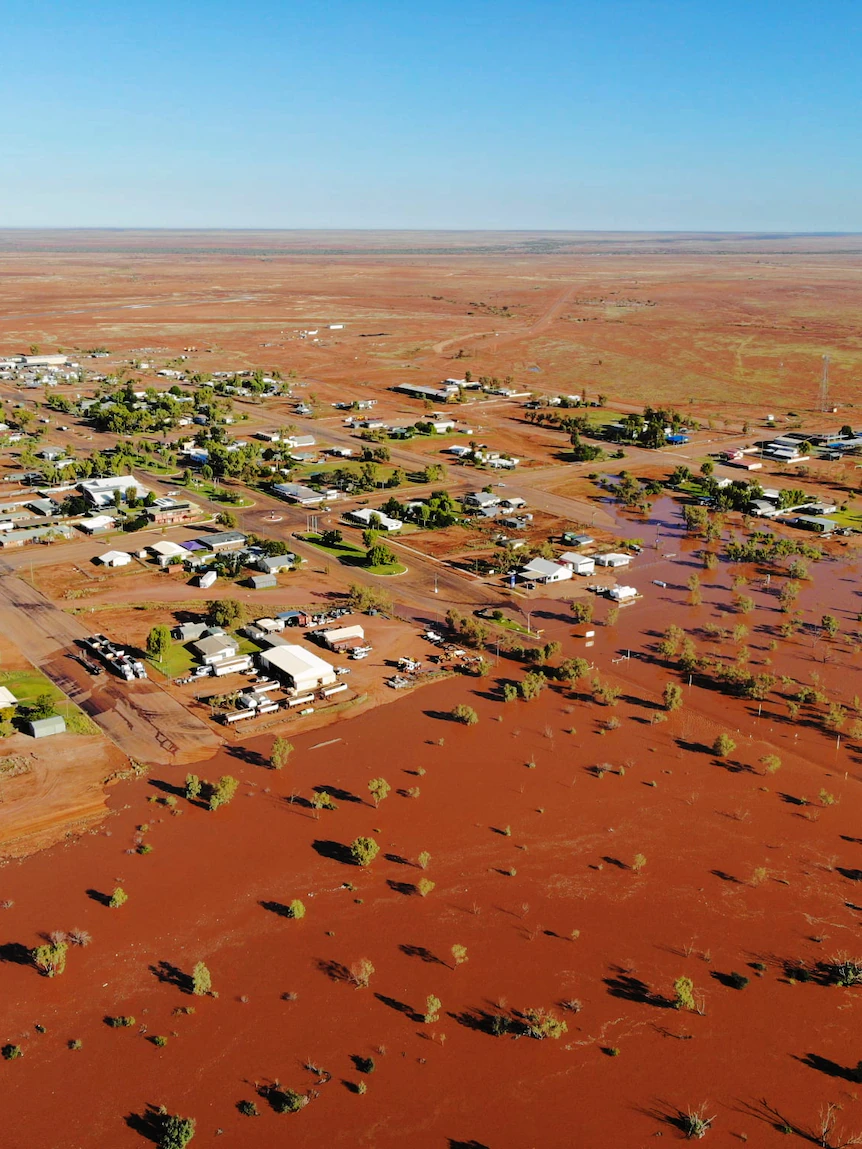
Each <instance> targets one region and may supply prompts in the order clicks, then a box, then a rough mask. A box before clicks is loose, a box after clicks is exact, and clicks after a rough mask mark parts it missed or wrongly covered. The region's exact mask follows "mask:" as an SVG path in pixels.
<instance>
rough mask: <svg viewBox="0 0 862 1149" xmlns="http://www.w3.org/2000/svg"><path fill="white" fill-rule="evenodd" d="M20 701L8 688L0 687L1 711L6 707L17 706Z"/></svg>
mask: <svg viewBox="0 0 862 1149" xmlns="http://www.w3.org/2000/svg"><path fill="white" fill-rule="evenodd" d="M17 705H18V699H17V698H16V697H15V695H14V694H13V693H12V691H11V690H9V688H8V687H6V686H0V709H2V708H3V707H5V706H17Z"/></svg>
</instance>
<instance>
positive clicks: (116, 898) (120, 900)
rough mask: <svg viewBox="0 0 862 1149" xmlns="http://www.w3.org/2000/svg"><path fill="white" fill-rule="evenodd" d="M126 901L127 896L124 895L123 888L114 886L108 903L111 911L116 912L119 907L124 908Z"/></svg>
mask: <svg viewBox="0 0 862 1149" xmlns="http://www.w3.org/2000/svg"><path fill="white" fill-rule="evenodd" d="M128 900H129V895H128V894H127V893H126V891H125V890H124V889H123V887H122V886H116V887H115V888H114V892H113V893H112V894H111V897H110V899H109V901H108V905H109V906H110V907H111V909H112V910H116V909H119V907H120V906H124V905H125V904H126V902H127V901H128Z"/></svg>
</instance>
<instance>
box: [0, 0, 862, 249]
mask: <svg viewBox="0 0 862 1149" xmlns="http://www.w3.org/2000/svg"><path fill="white" fill-rule="evenodd" d="M0 42H2V44H3V49H2V53H0V226H24V227H26V226H36V227H48V226H63V227H71V226H89V227H99V226H104V227H135V226H141V227H287V228H305V227H315V228H316V227H320V228H329V227H332V228H353V227H360V228H361V227H367V228H380V227H385V228H390V227H391V228H433V227H442V228H535V229H550V228H554V229H575V230H580V229H614V230H638V229H648V230H652V229H662V230H693V229H694V230H725V231H734V230H755V229H756V230H769V231H776V230H778V231H785V230H787V231H862V99H860V95H862V51H860V49H862V3H860V0H820V2H819V3H817V2H814V0H812V2H810V3H809V2H805V3H803V2H801V0H782V2H780V3H778V2H774V0H724V2H722V0H590V2H584V0H533V2H532V3H529V2H524V0H518V2H517V3H516V2H514V0H494V2H489V0H460V2H457V3H456V2H453V0H426V3H424V4H423V3H416V2H415V0H377V2H374V0H322V2H318V3H313V2H311V3H310V2H309V0H303V2H302V3H297V2H295V0H245V2H240V0H77V2H76V3H74V4H71V3H68V0H55V2H53V3H51V2H48V0H4V2H3V3H2V5H0Z"/></svg>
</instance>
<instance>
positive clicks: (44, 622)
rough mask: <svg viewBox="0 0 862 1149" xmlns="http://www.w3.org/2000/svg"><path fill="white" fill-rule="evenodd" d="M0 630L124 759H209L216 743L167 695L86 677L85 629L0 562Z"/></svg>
mask: <svg viewBox="0 0 862 1149" xmlns="http://www.w3.org/2000/svg"><path fill="white" fill-rule="evenodd" d="M0 572H2V574H3V576H4V577H0V629H2V631H3V633H4V634H5V635H6V636H7V637H8V638H10V639H11V640H12V642H14V643H15V644H16V645H17V646H18V647H19V649H20V650H22V651H23V652H25V653H26V655H27V657H28V659H29V660H30V662H32V663H33V665H34V666H36V667H38V669H39V670H41V671H42V673H43V674H45V675H47V677H48V678H50V679H51V681H52V682H53V683H55V684H56V685H57V686H58V687H59V688H60V689H61V690H62V691H63V693H64V694H66V695H67V696H68V697H69V698H71V699H72V701H73V702H75V703H76V704H77V705H78V706H80V708H81V709H82V710H83V711H84V712H85V713H86V714H88V715H89V717H90V718H92V719H93V721H94V722H95V723H96V724H97V725H98V726H99V727H101V729H102V730H103V731H104V733H105V734H106V735H107V736H108V738H110V739H111V740H112V741H113V742H114V743H116V745H117V746H119V747H120V749H121V750H122V751H123V752H124V753H125V754H126V755H128V757H129V758H133V759H137V760H140V761H144V762H152V763H156V764H158V765H165V766H168V765H179V764H181V763H186V762H195V761H198V760H200V759H202V758H208V757H212V755H213V754H214V753H215V752H216V751H217V750H218V748H219V746H220V745H221V739H219V738H218V737H217V736H216V735H215V734H214V733H213V732H212V731H211V730H210V729H209V728H208V727H207V726H205V725H204V723H202V722H201V721H200V720H199V719H197V718H195V717H193V716H192V715H191V714H190V713H189V712H188V711H187V710H186V709H185V708H184V707H183V706H181V705H180V704H179V703H178V702H177V701H176V700H175V699H174V698H173V697H171V695H169V694H168V693H167V692H166V691H164V690H162V689H161V688H160V687H158V686H157V685H156V684H155V683H153V682H149V681H146V680H144V681H134V682H125V681H123V680H121V679H119V678H116V677H114V675H112V674H110V673H109V672H105V673H104V674H102V675H100V676H99V677H98V678H93V677H91V675H90V674H89V673H88V672H87V671H86V670H85V669H84V667H83V666H82V665H81V664H80V663H79V662H78V661H77V660H76V654H77V652H78V649H79V648H78V645H77V643H78V640H79V639H81V638H84V637H86V635H87V633H88V632H87V630H86V629H85V628H84V627H83V626H82V625H81V624H80V623H79V622H78V621H77V619H75V618H74V617H72V616H71V615H68V614H66V613H65V612H64V611H62V610H59V609H58V608H57V607H55V606H54V605H53V604H52V603H51V602H49V600H48V599H47V598H46V597H45V596H44V595H43V594H42V593H41V591H38V590H36V589H35V588H33V587H32V586H30V585H29V584H28V583H26V582H24V580H23V579H21V578H18V577H17V576H16V575H14V574H13V573H12V571H11V568H10V567H9V566H8V564H6V563H2V564H0Z"/></svg>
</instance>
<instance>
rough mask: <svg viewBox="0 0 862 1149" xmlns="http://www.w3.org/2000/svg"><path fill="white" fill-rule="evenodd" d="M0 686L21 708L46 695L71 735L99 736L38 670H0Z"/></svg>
mask: <svg viewBox="0 0 862 1149" xmlns="http://www.w3.org/2000/svg"><path fill="white" fill-rule="evenodd" d="M0 685H2V686H5V687H6V688H7V689H8V690H11V691H12V693H13V694H14V695H15V697H16V698H17V699H18V701H19V703H20V704H21V705H22V706H32V705H33V704H34V703H35V701H36V699H37V698H39V696H40V695H42V694H47V695H48V696H49V698H50V699H51V701H52V702H53V704H54V709H55V710H56V712H57V713H58V714H59V715H61V716H62V717H63V718H64V719H65V722H66V728H67V729H68V730H69V731H71V733H72V734H101V731H100V729H99V727H98V726H97V725H96V724H95V722H93V721H92V719H90V718H88V717H87V715H86V714H85V713H84V712H83V710H80V709H79V708H78V707H77V706H76V705H75V703H74V702H71V701H70V700H69V699H68V698H67V697H66V695H65V694H64V693H63V691H62V690H61V689H60V688H59V686H55V685H54V683H53V682H52V681H51V680H50V678H46V677H45V675H44V674H42V672H41V671H40V670H36V669H32V670H0Z"/></svg>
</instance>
